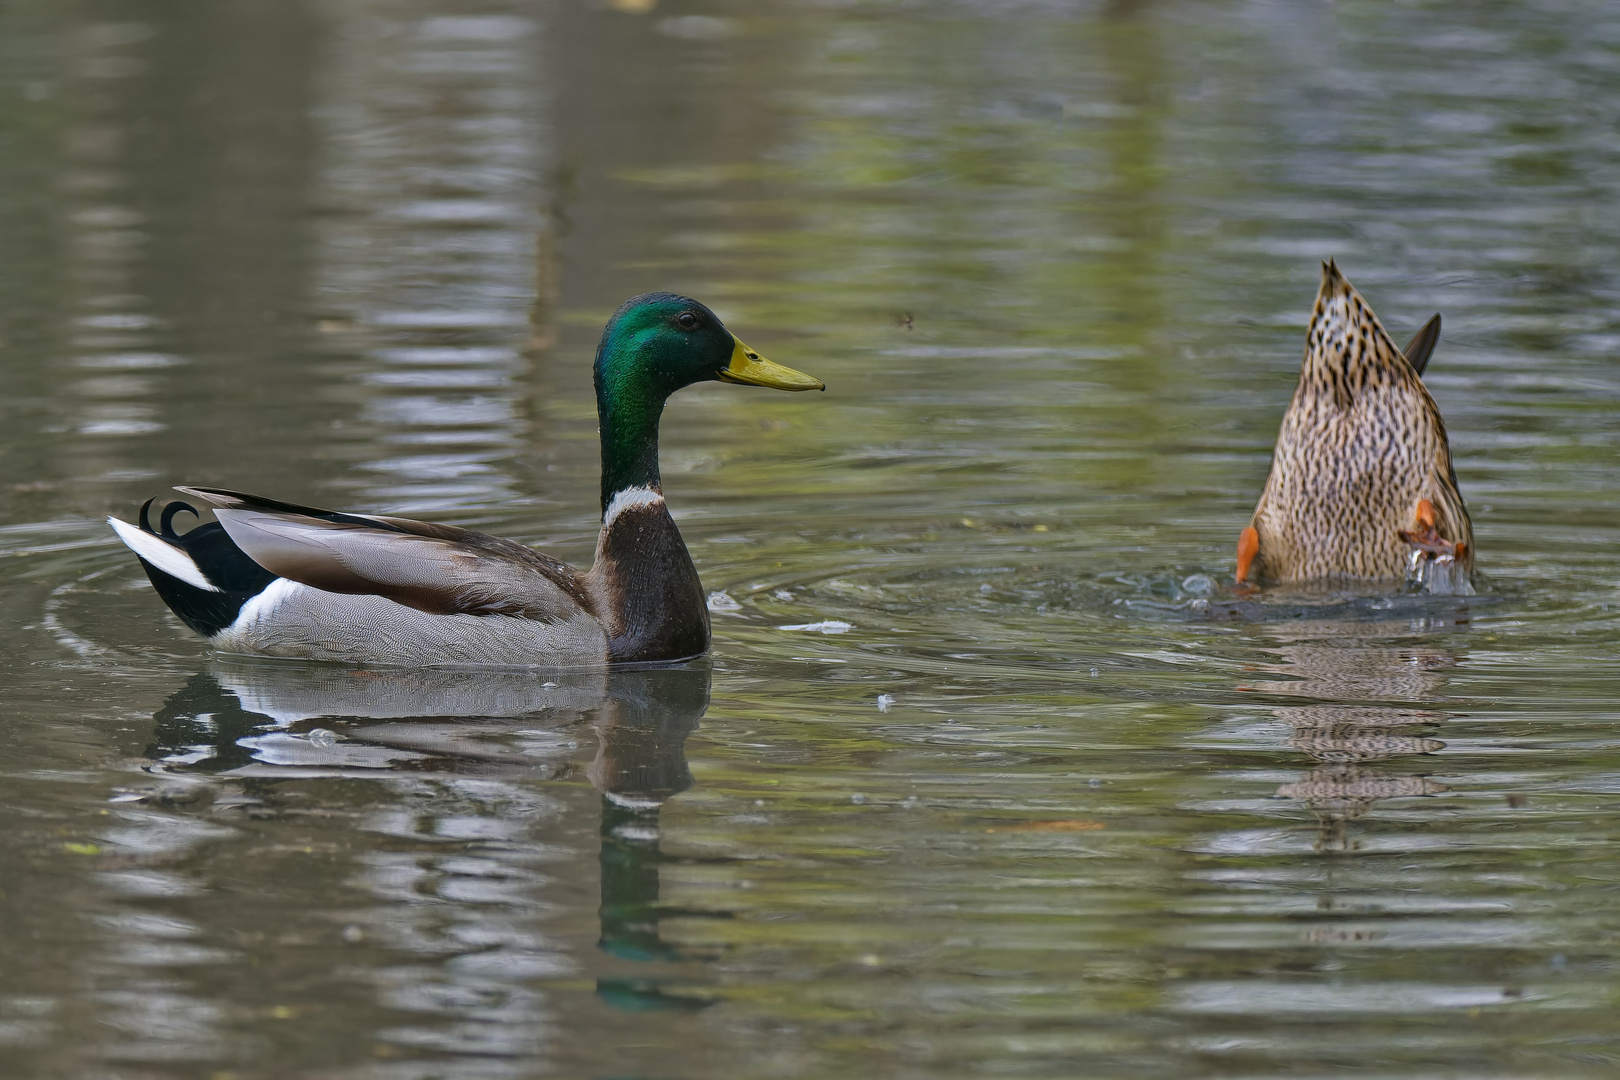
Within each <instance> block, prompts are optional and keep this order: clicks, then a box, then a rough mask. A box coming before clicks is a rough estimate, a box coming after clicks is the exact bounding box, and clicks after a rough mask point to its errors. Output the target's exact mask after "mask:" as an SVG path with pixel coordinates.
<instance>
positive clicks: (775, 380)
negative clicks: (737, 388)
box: [720, 334, 827, 390]
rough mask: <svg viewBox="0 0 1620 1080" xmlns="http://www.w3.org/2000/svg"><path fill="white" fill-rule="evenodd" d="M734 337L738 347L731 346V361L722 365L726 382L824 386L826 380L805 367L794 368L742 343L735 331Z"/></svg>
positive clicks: (783, 387) (807, 387)
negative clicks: (773, 361)
mask: <svg viewBox="0 0 1620 1080" xmlns="http://www.w3.org/2000/svg"><path fill="white" fill-rule="evenodd" d="M731 340H733V341H735V342H736V343H737V347H736V348H735V349H733V350H731V363H729V364H727V365H726V366H725V367H723V368H721V369H720V378H721V380H722V381H723V382H734V383H747V384H748V385H749V386H769V387H773V388H775V389H777V390H825V389H827V384H826V383H824V382H822V381H821V380H820V379H812V378H811V377H810V376H808V375H806V374H805V373H804V372H802V371H794V370H793V369H792V368H790V367H783V366H782V365H781V364H775V363H772V362H771V361H769V360H767V359H765V358H764V357H763V356H761V355H759V353H757V352H755V351H754V350H753V349H750V348H749V347H748V346H746V345H744V344H743V343H742V339H741V338H739V337H737V336H736V335H735V334H733V335H732V338H731Z"/></svg>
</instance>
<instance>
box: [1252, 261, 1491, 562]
mask: <svg viewBox="0 0 1620 1080" xmlns="http://www.w3.org/2000/svg"><path fill="white" fill-rule="evenodd" d="M1439 327H1440V320H1439V316H1435V317H1434V318H1433V319H1431V320H1430V321H1429V323H1428V324H1427V325H1426V326H1425V327H1424V328H1423V329H1422V330H1420V331H1419V332H1418V334H1417V336H1416V337H1414V338H1413V340H1412V342H1411V343H1409V344H1408V345H1407V348H1406V350H1405V351H1404V352H1403V351H1402V350H1401V349H1399V348H1397V347H1396V345H1395V343H1394V342H1393V341H1392V340H1391V339H1390V337H1389V335H1388V334H1387V333H1385V331H1384V328H1383V326H1382V325H1381V324H1380V323H1379V321H1378V317H1377V316H1376V315H1374V314H1373V310H1372V308H1371V307H1370V306H1369V305H1368V304H1367V302H1366V301H1365V300H1363V299H1362V298H1361V295H1360V294H1359V293H1357V292H1356V290H1355V289H1354V288H1353V287H1352V286H1351V284H1350V282H1349V281H1347V280H1346V279H1345V277H1344V275H1343V274H1342V273H1340V272H1339V268H1338V266H1337V265H1335V264H1334V263H1333V262H1331V261H1330V262H1328V263H1327V264H1326V265H1325V266H1324V267H1323V270H1322V287H1321V290H1320V292H1319V293H1318V294H1317V298H1316V307H1315V309H1314V311H1313V312H1312V315H1311V325H1310V330H1309V332H1308V335H1307V340H1306V346H1305V359H1304V362H1303V364H1302V366H1301V369H1300V374H1299V383H1298V385H1297V386H1296V387H1295V389H1294V396H1293V399H1292V400H1291V401H1290V402H1289V405H1288V411H1287V413H1286V414H1285V415H1284V416H1283V421H1282V427H1281V429H1280V430H1279V431H1278V433H1277V446H1276V449H1275V451H1274V452H1273V455H1272V463H1271V472H1270V474H1269V475H1268V476H1267V477H1266V485H1265V489H1264V491H1263V492H1262V493H1261V495H1260V501H1259V504H1258V505H1257V506H1256V507H1255V510H1254V515H1253V517H1252V518H1251V519H1250V522H1249V526H1248V528H1246V529H1244V530H1243V534H1242V536H1241V538H1240V539H1239V542H1238V566H1237V580H1238V581H1239V582H1244V583H1252V584H1281V585H1286V584H1303V583H1307V582H1322V583H1335V582H1338V583H1348V582H1372V583H1377V582H1388V583H1391V584H1398V583H1400V582H1402V581H1407V582H1410V583H1412V584H1414V585H1416V586H1417V587H1420V588H1422V589H1424V590H1426V591H1430V592H1436V593H1469V592H1472V591H1473V590H1472V586H1471V583H1470V582H1471V578H1472V575H1473V568H1474V542H1473V541H1474V538H1473V526H1472V524H1471V522H1470V521H1469V517H1468V509H1467V507H1466V506H1464V504H1463V499H1462V495H1461V494H1460V493H1459V492H1458V490H1457V478H1456V474H1455V472H1454V471H1453V469H1452V464H1451V449H1450V446H1449V444H1448V442H1447V439H1446V427H1445V423H1444V422H1443V421H1442V420H1441V418H1440V410H1439V409H1438V408H1437V407H1436V406H1435V403H1434V399H1433V398H1432V397H1430V396H1429V392H1428V390H1427V389H1426V388H1425V387H1424V385H1423V380H1422V378H1421V374H1422V371H1423V369H1424V368H1425V367H1426V366H1427V363H1428V358H1429V355H1430V353H1431V352H1432V350H1433V348H1434V345H1435V343H1436V341H1437V340H1438V339H1439Z"/></svg>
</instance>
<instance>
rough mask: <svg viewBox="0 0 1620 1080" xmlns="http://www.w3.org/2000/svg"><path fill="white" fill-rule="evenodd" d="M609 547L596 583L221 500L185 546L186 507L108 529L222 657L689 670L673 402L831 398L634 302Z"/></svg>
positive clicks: (365, 526) (521, 556)
mask: <svg viewBox="0 0 1620 1080" xmlns="http://www.w3.org/2000/svg"><path fill="white" fill-rule="evenodd" d="M594 374H595V383H596V408H597V416H598V419H599V422H600V434H601V445H602V531H601V533H600V534H599V535H598V537H597V541H596V559H595V563H594V564H593V565H592V567H591V569H590V570H589V571H585V572H582V571H580V570H577V569H575V568H574V567H572V566H569V565H568V564H566V563H563V562H560V561H558V560H557V559H553V558H551V557H550V556H548V555H544V554H542V553H540V552H539V551H536V550H534V549H532V548H529V547H526V546H524V545H522V544H518V543H514V542H513V541H510V540H503V539H500V538H499V537H494V536H488V535H485V534H483V533H477V532H472V531H469V530H467V529H461V528H457V527H455V526H452V525H439V524H433V523H429V522H422V521H410V520H407V519H405V518H397V517H384V516H378V515H373V514H345V513H336V512H333V511H330V510H319V509H315V508H313V507H308V506H296V505H293V504H291V503H283V502H277V501H276V500H274V499H265V498H259V497H257V496H254V495H244V494H241V493H240V492H235V491H226V490H222V489H218V488H201V487H182V488H177V489H176V490H178V491H182V492H184V493H186V494H188V495H192V496H194V497H196V498H198V499H200V500H202V501H203V502H206V503H208V504H210V505H212V506H214V507H216V508H217V509H215V511H214V515H215V517H216V518H218V521H217V522H211V523H208V524H205V525H199V526H197V527H195V528H192V529H190V530H188V531H187V532H185V533H184V534H177V533H176V532H175V530H174V518H175V515H176V514H177V513H182V512H189V513H192V514H196V510H195V509H194V508H193V507H192V506H191V505H190V504H188V503H184V502H171V503H169V504H168V505H167V506H166V507H165V508H164V509H163V511H162V514H161V516H160V518H159V523H158V525H157V526H156V527H154V526H153V524H152V522H151V519H150V514H149V511H150V509H151V506H152V501H151V500H148V501H147V503H146V505H145V506H143V507H141V513H140V520H139V523H138V524H136V525H132V524H130V523H129V522H126V521H120V520H118V519H117V518H108V523H109V524H110V525H112V527H113V528H114V529H115V530H116V531H117V532H118V535H119V536H120V537H121V538H122V539H123V541H124V543H126V544H128V545H129V547H130V548H131V549H132V550H133V551H134V552H135V554H136V556H137V557H138V558H139V559H140V561H141V565H142V566H143V567H145V568H146V573H147V576H148V577H149V578H150V579H151V581H152V585H153V586H154V587H155V588H156V589H157V591H158V595H159V596H161V597H162V598H163V600H164V601H165V602H166V603H167V604H168V605H169V607H170V608H171V609H172V610H173V611H174V613H175V614H176V615H178V616H179V617H180V619H181V621H183V622H184V623H185V624H186V625H187V626H190V627H191V628H192V629H193V630H195V631H197V632H198V633H199V634H202V635H203V636H204V637H207V638H208V639H209V640H210V641H211V642H212V643H213V645H214V646H215V647H216V648H218V649H219V650H220V651H222V652H230V653H247V654H253V655H260V656H277V657H293V658H302V659H313V660H335V661H344V662H348V663H361V664H396V665H408V666H419V667H424V666H444V665H463V664H498V665H539V666H558V667H594V666H601V665H606V664H614V663H628V662H650V661H670V660H680V659H685V658H687V657H692V656H696V655H699V654H701V653H703V652H705V651H707V650H708V647H709V614H708V609H707V607H706V605H705V602H704V594H703V587H702V585H701V583H700V582H699V580H698V574H697V569H696V568H695V567H694V566H693V565H692V559H691V556H690V555H688V554H687V550H686V545H685V543H684V542H683V541H682V540H681V534H680V531H679V530H678V529H677V528H676V527H675V522H674V520H673V519H672V518H671V517H670V515H669V511H668V509H667V508H666V507H665V505H664V497H663V493H662V488H661V484H660V479H659V474H658V421H659V417H660V415H661V414H662V413H663V409H664V402H665V400H666V399H667V398H668V397H669V396H670V395H671V394H673V393H674V392H675V391H677V390H679V389H681V388H682V387H684V386H690V385H691V384H693V383H697V382H706V381H714V380H719V381H721V382H732V383H744V384H747V385H751V386H769V387H774V388H776V389H778V390H824V389H826V387H825V386H824V385H823V384H822V383H821V381H820V380H818V379H813V378H811V377H810V376H808V375H805V374H803V373H801V372H798V371H794V370H792V369H791V368H786V367H783V366H781V365H780V364H774V363H772V362H771V361H769V360H767V359H765V358H764V357H762V356H760V355H759V353H757V352H755V351H754V350H753V349H750V348H749V347H748V346H747V345H744V344H743V343H742V341H741V340H740V339H738V338H737V337H736V336H735V335H733V334H732V333H731V332H730V331H729V330H727V329H726V328H725V326H724V325H723V324H722V323H721V321H720V319H719V318H718V317H716V316H715V314H714V312H712V311H710V310H709V309H708V308H706V307H704V306H703V305H702V304H700V303H698V302H697V301H696V300H691V299H688V298H686V297H684V296H676V295H674V294H672V293H648V294H646V295H643V296H637V297H634V298H633V299H630V300H627V301H625V302H624V304H623V305H622V306H620V308H619V310H618V311H616V312H614V313H613V317H612V318H611V319H610V320H609V321H608V324H607V327H606V329H604V330H603V332H602V340H601V344H599V345H598V346H597V350H596V362H595V369H594Z"/></svg>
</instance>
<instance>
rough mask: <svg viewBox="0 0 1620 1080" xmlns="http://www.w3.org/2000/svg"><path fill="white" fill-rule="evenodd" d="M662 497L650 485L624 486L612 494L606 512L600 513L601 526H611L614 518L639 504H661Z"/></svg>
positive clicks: (662, 503) (639, 505) (605, 527)
mask: <svg viewBox="0 0 1620 1080" xmlns="http://www.w3.org/2000/svg"><path fill="white" fill-rule="evenodd" d="M662 505H664V497H663V496H662V495H660V494H659V493H658V492H656V491H654V490H653V489H652V488H650V487H633V488H625V489H624V490H623V491H621V492H619V493H618V494H616V495H614V496H613V499H612V501H610V502H609V503H608V508H607V512H606V513H604V514H603V515H602V528H604V529H609V528H612V527H613V522H614V519H615V518H617V517H618V516H619V515H620V514H622V513H624V512H625V511H626V510H634V509H636V508H637V507H641V506H662Z"/></svg>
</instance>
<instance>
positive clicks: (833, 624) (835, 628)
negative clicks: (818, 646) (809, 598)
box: [777, 619, 855, 634]
mask: <svg viewBox="0 0 1620 1080" xmlns="http://www.w3.org/2000/svg"><path fill="white" fill-rule="evenodd" d="M777 629H778V630H803V631H805V632H807V633H811V634H847V633H849V631H851V630H853V629H855V624H854V623H847V622H841V621H839V620H838V619H824V620H823V621H821V622H807V623H795V624H793V625H792V626H778V627H777Z"/></svg>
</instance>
